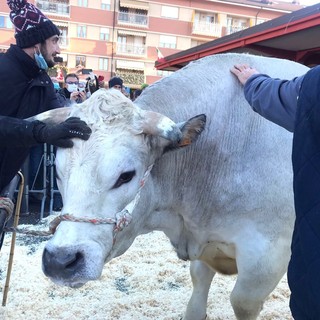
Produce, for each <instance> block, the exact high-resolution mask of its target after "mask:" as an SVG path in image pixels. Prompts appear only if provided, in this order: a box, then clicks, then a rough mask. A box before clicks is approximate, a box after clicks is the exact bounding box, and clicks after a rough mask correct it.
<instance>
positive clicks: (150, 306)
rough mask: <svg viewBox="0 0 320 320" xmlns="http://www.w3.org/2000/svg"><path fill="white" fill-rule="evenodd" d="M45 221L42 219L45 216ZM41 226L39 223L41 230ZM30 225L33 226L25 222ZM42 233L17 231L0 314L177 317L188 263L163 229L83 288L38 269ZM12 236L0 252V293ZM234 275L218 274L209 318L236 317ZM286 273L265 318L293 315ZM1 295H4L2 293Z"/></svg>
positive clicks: (186, 289)
mask: <svg viewBox="0 0 320 320" xmlns="http://www.w3.org/2000/svg"><path fill="white" fill-rule="evenodd" d="M45 220H46V219H45ZM44 225H45V224H43V225H40V226H39V228H40V229H41V228H42V229H43V228H44ZM23 227H30V228H33V229H34V227H35V226H33V225H31V226H23ZM46 241H47V240H46V238H39V237H31V236H25V235H17V243H16V248H15V255H14V264H13V270H12V274H11V281H10V289H9V294H8V299H7V305H6V306H5V307H2V306H1V307H0V319H6V320H7V319H8V320H11V319H15V320H20V319H21V320H22V319H23V320H43V319H50V320H58V319H59V320H76V319H77V320H102V319H104V320H105V319H109V320H111V319H112V320H113V319H121V320H133V319H134V320H136V319H139V320H147V319H157V320H159V319H160V320H173V319H175V320H178V319H180V318H182V317H183V314H184V311H185V309H186V305H187V303H188V300H189V298H190V296H191V293H192V285H191V278H190V276H189V262H184V261H181V260H179V259H178V258H177V256H176V254H175V252H174V251H173V249H172V247H171V244H170V242H169V240H168V239H167V238H166V236H165V235H164V234H163V233H161V232H152V233H150V234H147V235H143V236H139V237H138V238H137V239H136V240H135V242H134V243H133V245H132V246H131V247H130V249H129V250H128V251H127V252H126V253H125V254H124V255H122V256H121V257H119V258H117V259H114V260H112V261H111V262H110V263H108V264H106V265H105V267H104V271H103V274H102V276H101V279H100V280H99V281H92V282H89V283H87V284H86V285H84V286H83V287H81V288H78V289H71V288H66V287H60V286H57V285H55V284H53V283H52V282H51V281H50V280H48V279H47V278H46V277H45V276H44V274H43V273H42V270H41V255H42V250H43V248H44V246H45V243H46ZM10 244H11V236H10V235H6V238H5V241H4V245H3V247H2V250H1V255H0V292H1V295H2V293H3V288H4V285H5V278H6V272H7V265H8V257H9V251H10ZM235 280H236V277H234V276H232V277H226V276H221V275H216V276H215V277H214V279H213V282H212V285H211V289H210V292H209V299H208V310H207V314H208V318H207V320H228V319H232V320H234V319H235V316H234V314H233V310H232V307H231V304H230V301H229V296H230V293H231V290H232V288H233V286H234V283H235ZM289 296H290V292H289V289H288V285H287V281H286V276H285V277H284V278H283V279H282V280H281V282H280V283H279V285H278V287H277V288H276V289H275V290H274V291H273V293H272V294H271V295H270V297H269V299H268V300H267V301H266V303H265V305H264V309H263V310H262V312H261V317H260V319H263V320H276V319H279V320H291V319H292V316H291V314H290V310H289ZM1 300H2V297H1Z"/></svg>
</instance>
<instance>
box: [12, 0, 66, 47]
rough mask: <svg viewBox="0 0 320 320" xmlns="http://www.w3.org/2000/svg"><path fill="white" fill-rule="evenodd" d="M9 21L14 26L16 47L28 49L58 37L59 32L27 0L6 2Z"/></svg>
mask: <svg viewBox="0 0 320 320" xmlns="http://www.w3.org/2000/svg"><path fill="white" fill-rule="evenodd" d="M7 4H8V6H9V8H10V9H11V12H10V19H11V21H12V23H13V24H14V26H15V38H16V42H17V46H18V47H20V48H29V47H32V46H34V45H35V44H37V43H41V42H43V41H45V40H46V39H48V38H50V37H52V36H54V35H58V36H59V35H60V30H59V29H58V28H57V26H56V25H55V24H54V23H53V22H52V21H51V20H49V19H48V18H47V17H46V16H45V15H44V14H43V13H42V12H41V11H40V10H39V9H38V8H36V7H35V6H34V5H33V4H31V3H28V2H27V0H7Z"/></svg>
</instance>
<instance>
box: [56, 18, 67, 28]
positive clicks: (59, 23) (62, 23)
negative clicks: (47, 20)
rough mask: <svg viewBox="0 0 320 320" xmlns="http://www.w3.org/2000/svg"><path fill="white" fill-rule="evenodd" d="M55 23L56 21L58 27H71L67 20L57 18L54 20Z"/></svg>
mask: <svg viewBox="0 0 320 320" xmlns="http://www.w3.org/2000/svg"><path fill="white" fill-rule="evenodd" d="M53 23H54V24H55V25H56V26H57V27H63V28H68V27H69V24H68V22H65V21H56V20H53Z"/></svg>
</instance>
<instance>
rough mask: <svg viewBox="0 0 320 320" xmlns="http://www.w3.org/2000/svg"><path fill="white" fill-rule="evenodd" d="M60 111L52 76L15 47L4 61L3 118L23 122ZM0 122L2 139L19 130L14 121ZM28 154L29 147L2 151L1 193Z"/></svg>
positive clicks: (0, 74) (0, 68) (0, 83)
mask: <svg viewBox="0 0 320 320" xmlns="http://www.w3.org/2000/svg"><path fill="white" fill-rule="evenodd" d="M57 107H60V103H59V101H58V99H57V96H56V93H55V91H54V88H53V84H52V81H51V79H50V77H49V76H48V74H47V73H46V72H45V71H43V70H41V69H40V68H39V67H38V66H37V64H36V62H35V61H34V60H33V59H32V58H31V57H29V56H28V55H27V54H26V53H25V52H24V51H23V50H22V49H21V48H19V47H17V46H16V45H11V47H10V48H9V49H8V51H7V52H6V53H5V54H4V55H2V56H1V57H0V116H7V117H13V118H19V119H23V118H28V117H31V116H33V115H35V114H38V113H41V112H44V111H47V110H49V109H53V108H57ZM0 120H1V126H0V136H1V137H3V136H4V135H5V134H6V133H8V132H9V131H10V130H17V128H16V127H14V126H13V125H12V121H13V120H12V119H7V120H6V118H4V117H2V118H1V119H0ZM31 129H32V128H31ZM31 129H30V127H28V128H26V134H25V135H23V138H22V141H21V144H22V145H25V146H27V145H28V142H29V141H30V130H31ZM20 130H23V128H20ZM28 152H29V148H28V147H19V148H4V147H0V190H1V189H3V187H5V186H6V185H7V184H8V183H9V182H10V181H11V179H12V178H13V177H14V175H15V174H16V173H17V171H18V170H19V169H20V167H21V165H22V164H23V162H24V161H25V159H26V157H27V155H28Z"/></svg>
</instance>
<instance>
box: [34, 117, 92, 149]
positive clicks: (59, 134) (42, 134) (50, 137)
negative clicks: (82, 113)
mask: <svg viewBox="0 0 320 320" xmlns="http://www.w3.org/2000/svg"><path fill="white" fill-rule="evenodd" d="M90 134H91V129H90V128H89V127H88V126H87V124H86V123H85V122H84V121H82V120H80V118H76V117H71V118H68V119H67V120H66V121H64V122H61V123H60V124H45V123H43V122H41V121H38V123H37V124H36V125H35V127H34V129H33V135H34V138H35V139H36V140H37V141H38V142H41V143H49V144H52V145H54V146H57V147H61V148H71V147H72V146H73V142H72V140H71V138H80V139H82V140H88V139H89V137H90Z"/></svg>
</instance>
